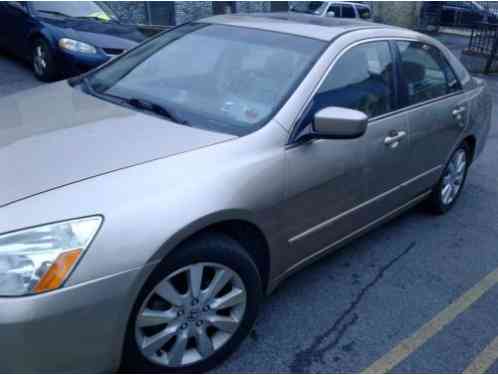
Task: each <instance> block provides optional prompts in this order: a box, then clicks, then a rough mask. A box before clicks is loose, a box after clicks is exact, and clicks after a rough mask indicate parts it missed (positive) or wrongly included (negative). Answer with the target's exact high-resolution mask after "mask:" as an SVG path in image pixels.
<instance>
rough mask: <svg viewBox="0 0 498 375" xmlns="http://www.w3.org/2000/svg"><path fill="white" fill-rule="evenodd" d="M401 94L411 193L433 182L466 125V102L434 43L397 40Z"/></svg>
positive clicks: (455, 78) (450, 70) (459, 85)
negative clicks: (408, 137) (406, 125)
mask: <svg viewBox="0 0 498 375" xmlns="http://www.w3.org/2000/svg"><path fill="white" fill-rule="evenodd" d="M396 45H397V47H398V49H399V60H400V63H399V65H400V71H401V80H400V88H399V91H400V94H401V95H400V98H401V100H402V103H401V104H402V106H403V107H404V108H406V109H407V111H406V112H407V114H408V122H409V131H410V134H411V152H410V154H411V157H410V160H411V162H410V163H409V164H408V165H407V167H409V170H410V174H411V180H410V184H409V185H408V186H407V188H408V189H409V192H410V194H411V195H415V194H418V193H420V192H422V191H423V190H426V189H428V188H430V187H432V186H433V185H434V184H435V183H436V182H437V180H438V178H439V176H440V174H441V171H442V168H443V166H444V164H445V163H446V159H447V158H448V157H449V155H450V153H451V151H452V149H453V147H454V146H455V145H456V142H457V141H458V139H459V138H460V136H461V134H462V133H463V131H464V128H465V127H466V125H467V118H468V110H469V103H468V99H467V97H466V95H465V93H464V92H463V90H462V87H461V84H460V82H459V81H458V78H457V76H456V75H455V73H454V72H453V70H452V68H451V67H450V65H449V63H448V62H447V60H446V58H445V57H444V55H443V54H442V53H441V51H439V49H437V48H436V47H435V46H432V45H428V44H424V43H420V42H415V41H398V42H396Z"/></svg>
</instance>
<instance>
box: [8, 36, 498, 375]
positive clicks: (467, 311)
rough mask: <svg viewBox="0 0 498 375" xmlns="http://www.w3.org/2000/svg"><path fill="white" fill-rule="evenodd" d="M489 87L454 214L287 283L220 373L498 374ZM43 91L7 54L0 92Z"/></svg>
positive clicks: (496, 178) (338, 256) (390, 230)
mask: <svg viewBox="0 0 498 375" xmlns="http://www.w3.org/2000/svg"><path fill="white" fill-rule="evenodd" d="M450 39H451V38H450ZM446 42H447V43H449V44H451V47H452V48H454V49H455V50H457V49H459V48H461V47H462V45H463V44H464V43H463V42H461V41H455V40H449V41H446ZM452 43H453V44H452ZM486 80H487V81H488V83H489V85H490V86H491V87H492V90H493V96H494V99H495V103H496V104H497V105H495V108H494V113H493V123H492V129H491V132H490V135H489V139H488V144H487V147H486V149H485V151H484V153H483V154H482V155H481V157H480V158H479V159H478V160H477V161H476V162H475V163H474V164H473V165H472V168H471V170H470V172H469V176H468V179H467V184H466V187H465V190H464V191H463V194H462V195H461V197H460V200H459V201H458V203H457V204H456V206H455V207H454V209H453V210H452V211H451V212H450V213H448V214H447V215H445V216H434V215H432V214H429V213H428V212H426V210H425V209H424V208H423V207H416V208H415V209H412V210H411V211H409V212H407V213H405V214H403V215H402V216H401V217H399V218H397V219H395V220H394V221H392V222H390V223H388V224H386V225H384V226H383V227H381V228H379V229H377V230H375V231H373V232H371V233H369V234H368V235H366V236H364V237H362V238H361V239H359V240H357V241H355V242H353V243H352V244H351V245H349V246H347V247H345V248H343V249H341V250H339V251H338V252H336V253H334V254H332V255H330V256H328V257H326V258H323V259H322V260H321V261H319V262H318V263H315V264H314V265H311V266H310V267H308V268H306V269H305V270H303V271H301V272H299V273H298V274H296V275H294V276H292V277H291V278H290V279H288V280H287V281H286V282H285V283H284V284H282V285H281V286H280V287H279V289H277V290H276V292H275V293H274V294H273V295H272V296H270V297H269V298H268V299H267V300H266V301H265V303H264V305H263V307H262V309H261V313H260V317H259V319H258V321H257V324H256V326H255V329H254V331H253V332H252V334H251V335H250V337H249V338H248V340H246V341H245V342H244V343H243V345H242V346H241V348H240V350H239V351H238V352H237V353H236V354H235V355H234V356H233V357H232V358H231V359H230V360H229V361H227V362H226V363H224V364H222V365H221V366H220V367H219V368H218V369H217V370H216V371H214V372H222V373H227V372H235V373H239V372H244V373H253V372H270V373H275V372H277V373H281V372H298V373H299V372H319V373H329V372H334V373H335V372H338V373H342V372H348V373H352V372H361V371H364V370H365V369H366V370H367V371H378V372H388V371H391V372H400V373H413V372H416V373H433V372H463V371H464V370H467V371H477V372H479V371H481V372H482V371H485V370H488V371H489V372H498V363H496V358H497V357H498V338H497V337H498V169H497V165H498V77H496V76H495V77H487V78H486ZM38 84H39V83H38V82H36V81H35V80H34V79H33V78H32V76H31V74H30V72H29V70H28V69H27V67H26V66H25V65H23V64H21V63H19V62H17V61H15V60H13V59H11V58H7V57H5V56H2V55H0V96H3V95H8V94H11V93H14V92H19V91H21V90H24V89H27V88H29V87H33V86H35V85H38ZM0 119H1V114H0ZM0 126H1V120H0ZM75 370H76V371H77V369H75Z"/></svg>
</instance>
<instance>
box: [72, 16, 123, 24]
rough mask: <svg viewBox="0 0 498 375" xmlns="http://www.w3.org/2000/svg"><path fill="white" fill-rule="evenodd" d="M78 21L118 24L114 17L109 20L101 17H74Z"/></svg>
mask: <svg viewBox="0 0 498 375" xmlns="http://www.w3.org/2000/svg"><path fill="white" fill-rule="evenodd" d="M73 18H75V19H77V20H93V21H99V22H104V23H109V22H112V23H116V22H118V21H117V20H115V19H114V18H112V17H109V19H105V18H101V17H96V16H78V17H73Z"/></svg>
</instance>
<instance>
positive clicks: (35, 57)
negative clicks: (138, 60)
mask: <svg viewBox="0 0 498 375" xmlns="http://www.w3.org/2000/svg"><path fill="white" fill-rule="evenodd" d="M144 39H146V36H145V35H144V34H143V33H142V32H141V31H140V29H139V28H138V27H136V26H134V25H125V24H122V23H120V22H119V21H118V19H117V17H116V16H115V15H114V14H113V12H112V11H111V10H110V9H109V8H108V7H106V6H105V5H103V4H101V3H97V2H93V1H76V2H70V1H58V2H55V1H37V2H29V1H26V2H24V1H1V2H0V48H2V49H4V50H7V51H8V52H10V53H12V54H14V55H16V56H18V57H20V58H23V59H25V60H27V61H29V62H30V63H31V64H32V67H33V71H34V74H35V76H36V77H37V78H39V79H40V80H42V81H52V80H54V79H57V78H64V77H69V76H74V75H78V74H81V73H84V72H86V71H88V70H90V69H92V68H94V67H97V66H99V65H101V64H102V63H104V62H106V61H107V60H109V59H110V58H112V57H113V56H117V55H119V54H121V53H123V52H124V51H126V50H128V49H130V48H132V47H134V46H135V45H137V44H138V43H140V42H141V41H143V40H144Z"/></svg>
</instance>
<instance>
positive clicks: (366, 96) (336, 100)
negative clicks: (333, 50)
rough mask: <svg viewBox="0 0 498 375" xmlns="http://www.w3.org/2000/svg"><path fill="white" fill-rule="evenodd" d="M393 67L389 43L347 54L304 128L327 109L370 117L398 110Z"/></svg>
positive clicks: (313, 104) (319, 95)
mask: <svg viewBox="0 0 498 375" xmlns="http://www.w3.org/2000/svg"><path fill="white" fill-rule="evenodd" d="M392 77H393V63H392V56H391V52H390V48H389V44H388V43H387V42H372V43H368V44H362V45H360V46H357V47H354V48H352V49H350V50H349V51H347V52H346V53H345V54H344V55H343V56H342V57H341V58H340V59H339V60H338V61H337V63H336V64H335V65H334V67H333V68H332V70H331V71H330V72H329V74H328V76H327V77H326V78H325V81H324V82H323V84H322V86H321V87H320V89H319V90H318V92H317V93H316V95H315V97H314V98H313V101H312V102H311V104H310V107H309V108H310V109H309V110H308V111H307V112H306V115H305V117H304V118H303V121H302V122H301V128H303V127H306V126H308V125H309V124H310V123H311V122H312V120H313V116H314V114H315V113H316V112H318V111H319V110H321V109H323V108H326V107H344V108H350V109H356V110H359V111H362V112H364V113H366V114H367V115H368V116H369V117H376V116H380V115H383V114H385V113H387V112H390V111H392V110H394V109H395V102H394V95H393V79H392Z"/></svg>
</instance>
